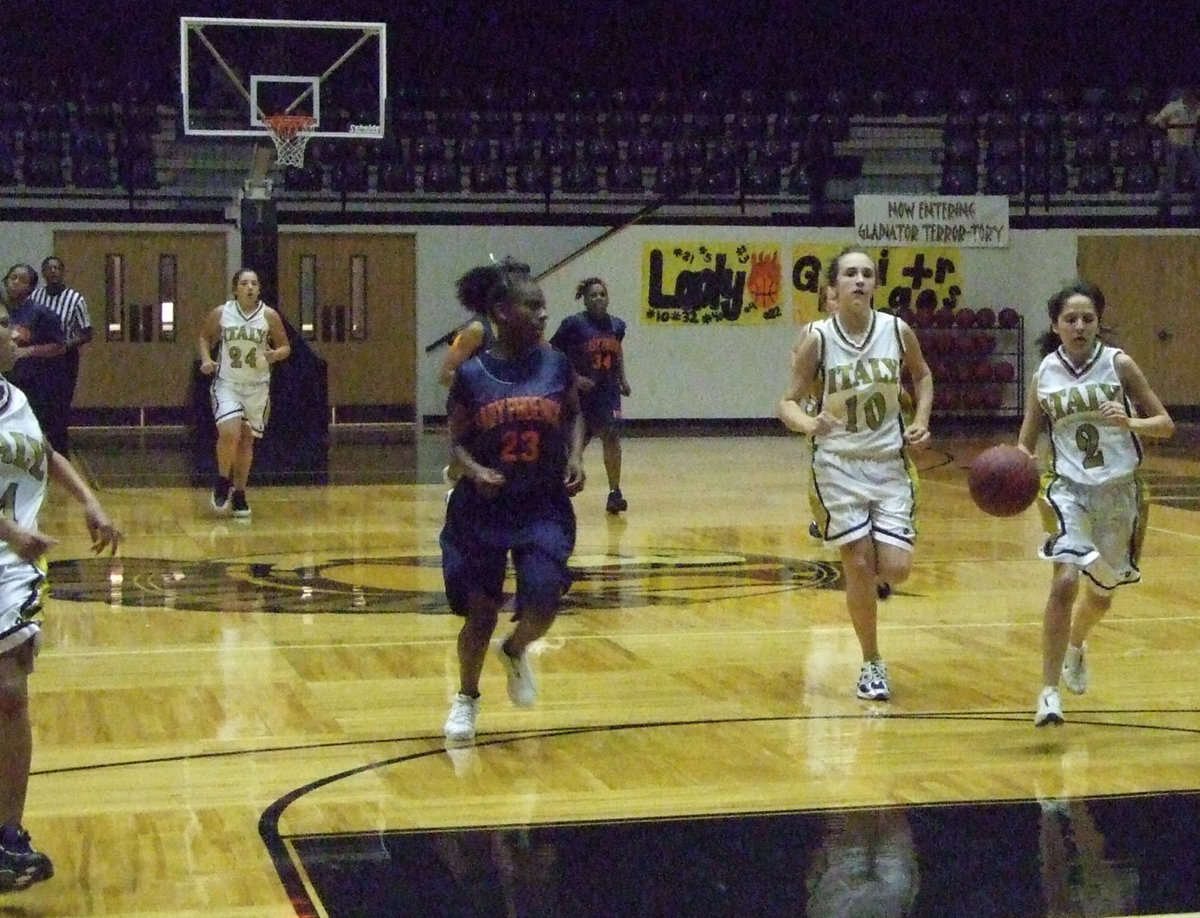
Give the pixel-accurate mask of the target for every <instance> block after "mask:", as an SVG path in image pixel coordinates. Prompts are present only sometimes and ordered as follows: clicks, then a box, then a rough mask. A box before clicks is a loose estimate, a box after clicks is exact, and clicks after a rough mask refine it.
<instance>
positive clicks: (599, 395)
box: [550, 277, 630, 514]
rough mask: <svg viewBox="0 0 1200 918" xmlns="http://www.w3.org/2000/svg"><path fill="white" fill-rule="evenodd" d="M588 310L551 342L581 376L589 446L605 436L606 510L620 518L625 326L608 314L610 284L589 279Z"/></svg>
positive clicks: (582, 290)
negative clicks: (597, 438)
mask: <svg viewBox="0 0 1200 918" xmlns="http://www.w3.org/2000/svg"><path fill="white" fill-rule="evenodd" d="M575 299H577V300H583V304H584V311H583V312H577V313H575V314H574V315H569V316H567V317H566V318H565V319H563V320H562V324H561V325H559V326H558V331H556V332H555V333H554V337H552V338H551V339H550V343H551V344H552V345H553V346H554V347H556V348H558V349H559V350H560V351H562V352H563V353H564V354H566V355H567V356H568V357H569V358H570V359H571V365H572V366H574V368H575V372H576V373H578V374H579V377H580V383H579V392H580V396H579V401H580V406H581V409H582V411H583V420H584V445H585V446H586V445H587V443H589V442H590V441H591V439H592V437H595V436H599V437H600V442H601V444H602V445H603V447H604V472H605V474H606V475H607V476H608V501H607V503H606V504H605V509H607V510H608V512H609V513H612V514H617V513H620V512H621V511H622V510H625V509H627V508H628V506H629V504H628V502H627V501H626V500H625V496H624V495H623V494H622V493H621V396H622V395H629V392H630V389H629V382H628V381H627V380H626V379H625V353H624V348H623V346H622V342H623V341H624V340H625V323H624V322H623V321H622V320H621V319H618V318H617V317H616V316H614V315H609V312H608V286H607V285H606V284H605V283H604V281H603V280H601V279H600V278H598V277H589V278H586V279H584V280H582V281H580V282H579V286H578V287H576V288H575Z"/></svg>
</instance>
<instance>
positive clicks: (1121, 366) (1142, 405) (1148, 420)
mask: <svg viewBox="0 0 1200 918" xmlns="http://www.w3.org/2000/svg"><path fill="white" fill-rule="evenodd" d="M1116 368H1117V376H1118V377H1119V378H1120V380H1121V385H1122V386H1124V387H1125V391H1126V392H1128V393H1129V398H1130V401H1132V402H1133V404H1134V405H1135V406H1136V407H1137V409H1138V412H1139V413H1140V415H1141V417H1130V416H1129V414H1128V413H1127V412H1126V411H1125V406H1124V405H1122V404H1121V403H1120V402H1103V403H1101V405H1100V413H1101V414H1102V415H1104V417H1106V418H1107V419H1108V420H1110V421H1112V422H1114V423H1115V424H1117V425H1119V426H1121V427H1124V428H1125V429H1126V430H1132V431H1133V432H1134V433H1136V434H1138V435H1139V436H1143V437H1169V436H1171V435H1172V434H1173V433H1175V422H1174V421H1173V420H1172V419H1171V415H1170V414H1168V413H1167V409H1166V407H1165V406H1164V405H1163V403H1162V399H1160V398H1159V397H1158V393H1156V392H1155V391H1154V390H1153V389H1152V388H1151V387H1150V383H1149V382H1147V380H1146V376H1145V374H1144V373H1142V368H1141V367H1139V366H1138V365H1137V362H1136V361H1135V360H1134V359H1133V358H1132V357H1130V356H1129V355H1128V354H1126V353H1121V354H1118V355H1117V360H1116Z"/></svg>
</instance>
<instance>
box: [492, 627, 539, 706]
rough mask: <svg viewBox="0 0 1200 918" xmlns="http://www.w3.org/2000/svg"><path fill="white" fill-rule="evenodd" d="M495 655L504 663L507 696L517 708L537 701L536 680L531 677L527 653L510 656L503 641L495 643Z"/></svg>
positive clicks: (531, 672) (531, 671)
mask: <svg viewBox="0 0 1200 918" xmlns="http://www.w3.org/2000/svg"><path fill="white" fill-rule="evenodd" d="M496 656H498V657H499V658H500V662H501V663H502V664H503V665H504V674H505V675H506V676H507V677H508V697H509V698H511V699H512V703H513V704H515V705H516V706H517V707H519V708H527V707H529V706H530V705H532V704H534V702H536V701H537V694H538V693H537V682H535V681H534V678H533V670H531V669H530V668H529V659H528V654H524V653H523V654H521V655H520V656H519V657H510V656H509V655H508V651H506V650H505V649H504V643H503V642H501V643H499V644H497V645H496Z"/></svg>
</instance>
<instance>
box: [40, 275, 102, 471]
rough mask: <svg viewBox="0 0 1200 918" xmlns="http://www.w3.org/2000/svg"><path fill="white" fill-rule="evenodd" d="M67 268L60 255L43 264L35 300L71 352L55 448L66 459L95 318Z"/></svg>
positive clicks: (67, 356) (66, 363) (66, 362)
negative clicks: (67, 278)
mask: <svg viewBox="0 0 1200 918" xmlns="http://www.w3.org/2000/svg"><path fill="white" fill-rule="evenodd" d="M65 273H66V265H65V264H64V263H63V260H62V259H61V258H59V257H58V256H57V255H51V256H49V257H48V258H46V259H44V260H43V261H42V286H40V287H38V288H36V289H35V290H34V291H33V293H32V297H33V299H34V300H35V301H37V302H39V303H41V304H42V305H43V306H45V307H46V308H47V309H49V310H50V311H51V312H53V313H54V314H55V315H56V316H58V320H59V321H60V322H61V323H62V327H63V333H64V334H65V336H66V340H65V342H64V344H65V346H66V348H67V352H66V354H64V355H63V366H64V368H65V369H66V372H65V373H64V375H63V378H62V380H61V382H62V386H63V391H62V393H61V396H60V398H59V400H58V403H59V404H61V405H62V406H63V410H64V412H65V413H66V418H65V419H64V423H63V429H62V433H61V440H62V443H61V446H60V447H55V448H56V449H57V450H58V451H59V452H60V453H62V454H63V455H64V456H66V455H69V454H70V449H69V447H70V415H71V406H72V405H73V404H74V403H75V387H76V385H77V384H78V382H79V356H80V354H79V350H80V348H81V347H83V345H85V344H87V343H88V342H90V341H91V340H92V318H91V316H90V315H89V314H88V306H87V300H85V299H84V298H83V294H82V293H80V292H79V291H78V290H75V289H73V288H71V287H68V286H67V285H66V284H65V283H64V281H63V277H64V274H65Z"/></svg>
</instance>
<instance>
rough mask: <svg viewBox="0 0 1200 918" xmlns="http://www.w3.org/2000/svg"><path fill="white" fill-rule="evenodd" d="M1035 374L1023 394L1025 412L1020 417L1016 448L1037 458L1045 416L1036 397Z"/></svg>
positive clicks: (1036, 380)
mask: <svg viewBox="0 0 1200 918" xmlns="http://www.w3.org/2000/svg"><path fill="white" fill-rule="evenodd" d="M1037 389H1038V376H1037V373H1034V374H1033V377H1032V378H1031V379H1030V380H1029V388H1028V390H1027V391H1026V393H1025V412H1024V414H1023V415H1022V416H1021V432H1020V433H1019V434H1017V447H1018V448H1019V449H1020V450H1021V451H1022V452H1024V453H1026V454H1027V455H1029V456H1033V457H1034V458H1036V457H1037V452H1036V450H1037V440H1038V434H1039V433H1040V432H1041V430H1042V425H1043V423H1044V420H1045V415H1044V414H1043V413H1042V406H1041V403H1039V402H1038V397H1037Z"/></svg>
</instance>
